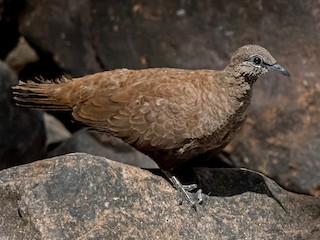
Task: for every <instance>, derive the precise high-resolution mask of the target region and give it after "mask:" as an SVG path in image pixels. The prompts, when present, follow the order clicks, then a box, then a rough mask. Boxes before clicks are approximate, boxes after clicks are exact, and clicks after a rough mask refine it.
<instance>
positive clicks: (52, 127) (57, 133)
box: [43, 113, 71, 146]
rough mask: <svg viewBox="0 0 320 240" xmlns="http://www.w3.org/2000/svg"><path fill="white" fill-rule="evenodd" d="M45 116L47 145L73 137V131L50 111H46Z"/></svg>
mask: <svg viewBox="0 0 320 240" xmlns="http://www.w3.org/2000/svg"><path fill="white" fill-rule="evenodd" d="M43 117H44V123H45V127H46V135H47V141H46V145H47V146H48V145H50V144H55V143H60V142H62V141H64V140H66V139H68V138H70V137H71V133H70V132H69V131H68V130H67V129H66V128H65V126H64V125H63V124H62V123H61V122H60V121H59V120H58V119H56V118H55V117H54V116H52V115H51V114H49V113H44V114H43Z"/></svg>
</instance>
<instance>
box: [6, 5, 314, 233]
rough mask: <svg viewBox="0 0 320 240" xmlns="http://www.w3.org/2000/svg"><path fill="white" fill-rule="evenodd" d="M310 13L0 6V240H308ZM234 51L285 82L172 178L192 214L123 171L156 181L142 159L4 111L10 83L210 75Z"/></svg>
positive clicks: (303, 9) (61, 117)
mask: <svg viewBox="0 0 320 240" xmlns="http://www.w3.org/2000/svg"><path fill="white" fill-rule="evenodd" d="M319 11H320V4H319V3H317V2H315V1H314V2H303V1H298V0H294V1H290V3H289V2H288V3H287V2H283V1H280V0H272V1H268V2H266V1H264V2H262V1H255V2H248V1H237V2H233V3H225V2H219V1H216V2H215V1H183V0H181V1H174V2H172V1H167V0H163V1H150V2H146V1H139V0H137V1H121V2H117V1H110V0H109V1H95V0H93V1H88V0H80V1H74V0H68V1H61V2H59V3H58V2H57V1H50V2H43V1H39V0H32V1H25V2H24V1H22V0H0V36H1V38H0V42H1V48H0V58H1V59H2V60H1V61H0V105H1V108H0V119H1V120H0V136H1V138H0V169H2V171H1V172H0V192H1V194H0V203H1V204H2V206H3V207H2V208H1V209H0V212H1V215H0V236H1V239H2V238H3V239H6V238H8V239H76V238H82V239H103V238H104V239H151V238H152V239H157V238H158V239H165V238H166V239H186V238H188V239H195V238H197V239H320V210H319V209H320V208H319V205H320V199H319V196H320V190H319V189H320V161H319V155H320V148H319V146H320V129H319V120H320V83H319V76H320V70H319V69H320V68H319V67H318V65H319V63H318V56H319V55H320V47H319V46H320V45H319V42H320V34H319V26H320V15H319V14H318V13H319ZM248 43H255V44H259V45H261V46H263V47H265V48H267V49H268V50H269V51H270V52H271V53H272V55H273V56H275V58H276V59H277V60H278V61H279V63H281V65H283V66H284V67H286V68H287V69H288V70H289V71H290V74H291V78H290V79H287V78H284V77H282V76H279V75H276V74H273V73H269V74H267V75H266V76H264V77H263V78H262V79H259V82H257V84H256V86H255V93H254V96H253V102H252V107H251V110H250V113H249V117H248V119H247V121H246V124H245V126H244V128H243V129H242V131H241V132H240V134H239V136H238V137H237V138H236V139H235V140H234V141H233V142H232V143H231V144H230V145H229V146H227V148H226V149H225V150H224V151H225V152H224V153H223V154H220V155H218V156H217V155H215V154H213V153H208V154H206V155H204V156H200V157H198V158H197V159H195V160H194V161H193V162H192V163H191V164H190V165H189V166H186V167H185V169H182V170H180V171H179V172H178V174H180V175H181V176H180V177H181V178H182V179H185V181H186V182H188V181H197V182H198V183H199V185H200V186H201V187H202V188H203V190H204V193H205V200H206V201H205V203H204V204H203V205H201V206H199V207H198V208H197V211H196V212H195V211H194V210H193V209H191V208H190V207H189V206H188V205H186V204H183V205H181V206H179V205H177V202H176V193H175V190H174V189H173V188H172V187H171V186H170V184H169V183H168V182H166V180H164V178H163V177H162V175H159V173H158V172H157V171H151V170H149V171H148V170H141V169H139V168H137V167H133V166H138V167H142V168H144V169H154V168H156V165H155V164H154V162H153V161H152V160H151V159H150V158H148V157H146V156H145V155H142V154H141V153H139V152H137V151H135V150H134V149H132V148H131V147H129V146H127V145H125V144H124V143H122V142H121V141H120V140H118V139H115V138H112V137H110V136H105V135H101V134H99V133H97V132H92V131H89V130H88V129H85V128H83V126H79V125H77V124H75V123H73V122H72V119H71V117H70V115H68V114H61V113H54V112H51V113H50V114H47V113H46V114H44V113H43V112H40V111H33V110H26V109H21V108H18V107H16V106H14V104H13V101H12V95H11V90H10V86H12V85H14V84H16V83H17V81H18V79H22V80H26V79H35V78H36V77H42V78H48V79H54V78H56V77H59V76H61V75H62V74H63V75H66V76H82V75H86V74H90V73H93V72H98V71H103V70H109V69H115V68H123V67H126V68H134V69H140V68H146V67H161V66H168V67H179V68H190V69H196V68H211V69H221V68H223V67H224V66H225V65H226V64H227V63H228V60H229V58H230V55H231V54H232V53H233V51H234V50H235V49H237V48H238V47H239V46H241V45H244V44H248ZM76 152H77V153H76ZM79 152H85V153H89V154H91V155H89V154H84V153H82V154H80V153H79ZM67 153H76V154H69V155H64V154H67ZM93 155H95V156H93ZM98 156H99V157H98ZM51 157H53V158H51ZM106 158H107V159H106ZM108 159H111V160H115V161H118V162H122V163H126V164H122V163H117V162H114V161H111V160H108ZM36 160H41V161H36ZM22 164H25V165H22ZM127 164H129V165H127ZM130 165H131V166H130ZM13 166H16V167H13ZM214 167H220V168H214ZM221 167H223V168H221ZM240 167H245V168H247V169H251V170H252V171H250V170H244V169H239V168H240ZM255 171H256V172H255ZM258 172H259V173H258ZM260 173H261V174H264V175H265V176H264V175H261V174H260ZM266 176H267V177H266ZM269 178H270V179H269ZM271 179H273V180H274V181H276V183H275V182H273V181H272V180H271ZM278 184H279V185H280V186H281V187H279V186H278ZM284 189H286V190H284ZM304 194H306V195H304ZM307 195H309V196H307Z"/></svg>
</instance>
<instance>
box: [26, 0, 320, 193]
mask: <svg viewBox="0 0 320 240" xmlns="http://www.w3.org/2000/svg"><path fill="white" fill-rule="evenodd" d="M319 11H320V3H319V2H317V1H312V2H310V1H298V0H293V1H290V4H288V3H287V2H283V1H282V0H272V1H255V2H252V1H245V0H241V1H232V2H221V1H187V2H186V1H183V0H180V1H174V2H172V1H168V0H163V1H147V2H146V1H141V0H135V1H121V2H119V1H114V0H113V1H112V0H109V1H97V0H93V1H86V0H81V1H74V0H69V1H64V2H63V3H60V2H59V3H58V2H55V1H50V2H43V1H39V0H30V1H27V2H26V7H25V9H24V11H23V15H22V17H21V18H20V31H21V33H22V34H23V35H24V36H25V37H26V38H27V39H28V41H29V42H31V43H32V45H33V46H36V47H37V49H41V51H44V52H47V53H49V54H51V55H52V56H53V58H54V60H55V61H56V63H57V64H58V65H59V66H60V67H62V68H63V69H64V70H65V71H67V72H68V73H71V74H72V75H74V76H78V75H85V74H88V73H91V72H95V71H98V70H103V69H113V68H121V67H127V68H143V67H161V66H170V67H182V68H192V69H194V68H211V69H216V68H222V67H223V66H225V64H226V63H227V61H228V59H229V57H230V54H231V53H232V52H233V51H234V50H235V49H236V48H238V47H239V46H241V45H243V44H246V43H255V44H259V45H261V46H264V47H265V48H267V49H268V50H269V51H270V52H271V53H272V54H273V55H275V57H276V58H277V60H278V61H279V62H281V63H282V64H283V65H284V66H286V67H287V68H288V70H289V71H290V73H291V75H292V77H291V80H289V81H288V80H287V79H282V78H281V79H279V77H278V76H276V75H268V76H267V77H265V78H264V79H260V81H259V82H258V83H257V84H256V86H255V94H254V99H253V106H252V108H251V110H252V111H251V113H250V116H249V119H248V120H249V121H247V124H246V125H245V128H244V130H243V131H242V132H241V135H240V136H239V138H237V140H236V141H235V142H234V144H233V145H232V147H231V148H229V149H228V150H229V151H230V153H231V155H232V156H233V160H234V163H235V165H236V166H246V167H249V168H251V169H257V170H259V171H262V172H263V173H265V174H267V175H268V176H270V177H272V178H274V179H276V180H277V181H278V182H279V183H280V184H281V185H282V186H285V187H286V188H288V189H290V190H293V191H299V192H306V193H311V194H314V195H318V194H319V188H320V180H319V179H320V176H319V174H320V166H319V157H318V156H319V153H320V152H319V151H320V148H319V147H318V146H319V139H320V138H319V135H320V130H319V128H318V124H317V123H318V122H319V119H320V115H319V114H320V111H319V105H320V103H319V93H320V89H319V88H320V87H319V83H318V76H319V74H320V70H319V67H318V65H319V61H318V56H319V55H320V47H319V42H320V34H319V30H318V26H319V22H320V17H319V16H320V15H319V14H318V12H319ZM61 13H64V14H61ZM297 19H298V20H297Z"/></svg>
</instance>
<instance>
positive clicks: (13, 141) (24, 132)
mask: <svg viewBox="0 0 320 240" xmlns="http://www.w3.org/2000/svg"><path fill="white" fill-rule="evenodd" d="M17 82H18V80H17V78H16V76H15V75H14V73H13V72H12V71H11V70H10V69H9V68H8V66H7V65H6V64H5V63H3V62H1V61H0V136H1V137H0V169H3V168H7V167H10V166H15V165H18V164H23V163H28V162H31V161H34V160H37V159H40V157H42V156H44V153H45V149H46V146H45V137H46V136H45V130H44V125H43V119H42V113H41V112H36V111H32V110H29V109H21V108H18V107H16V106H15V105H14V103H13V100H12V94H11V88H10V87H11V86H13V85H15V84H17Z"/></svg>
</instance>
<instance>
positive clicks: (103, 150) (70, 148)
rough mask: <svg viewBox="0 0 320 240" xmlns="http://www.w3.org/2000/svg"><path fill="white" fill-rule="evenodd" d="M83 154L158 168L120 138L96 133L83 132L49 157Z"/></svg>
mask: <svg viewBox="0 0 320 240" xmlns="http://www.w3.org/2000/svg"><path fill="white" fill-rule="evenodd" d="M74 152H83V153H90V154H93V155H97V156H103V157H106V158H109V159H112V160H114V161H117V162H122V163H126V164H130V165H133V166H137V167H142V168H158V166H157V165H156V163H155V162H153V161H152V160H151V159H150V158H149V157H147V156H146V155H144V154H142V153H140V152H138V151H137V150H135V149H134V148H132V147H130V146H129V145H128V144H125V143H124V142H123V141H121V140H120V139H118V138H115V137H112V136H107V135H104V134H101V133H99V132H96V131H87V130H81V131H79V132H76V133H74V134H73V135H72V137H70V138H69V139H68V140H65V141H64V142H62V143H61V144H60V145H59V146H57V147H56V148H55V149H53V150H52V151H50V152H49V153H48V157H53V156H59V155H63V154H66V153H74Z"/></svg>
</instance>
